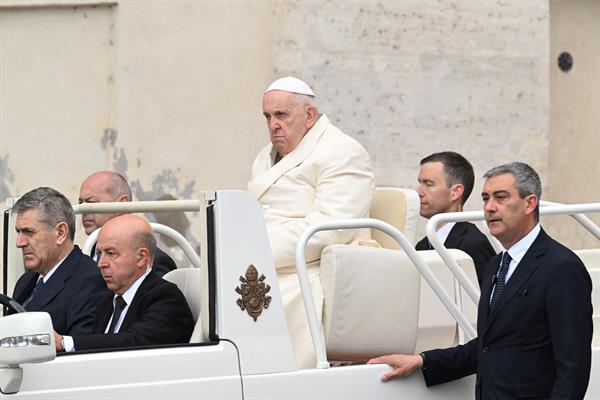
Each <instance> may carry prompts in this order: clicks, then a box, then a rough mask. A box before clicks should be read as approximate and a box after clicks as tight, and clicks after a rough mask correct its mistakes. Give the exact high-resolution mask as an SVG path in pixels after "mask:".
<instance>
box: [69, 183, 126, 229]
mask: <svg viewBox="0 0 600 400" xmlns="http://www.w3.org/2000/svg"><path fill="white" fill-rule="evenodd" d="M109 184H110V181H109V179H108V178H107V177H106V176H105V175H102V174H95V175H92V176H90V177H89V178H87V179H86V180H85V181H83V183H82V184H81V188H80V189H79V204H82V203H108V202H112V201H119V199H118V197H115V196H113V195H112V194H111V193H110V192H109ZM117 215H119V214H81V222H82V224H83V229H84V230H85V234H86V235H89V234H90V233H92V232H94V231H95V230H96V229H98V228H101V227H102V226H103V225H104V224H105V223H106V221H108V220H109V219H111V218H114V217H116V216H117Z"/></svg>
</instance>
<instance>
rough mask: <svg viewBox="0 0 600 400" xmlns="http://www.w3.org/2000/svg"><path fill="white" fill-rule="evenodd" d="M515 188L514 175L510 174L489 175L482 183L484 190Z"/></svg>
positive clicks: (508, 189)
mask: <svg viewBox="0 0 600 400" xmlns="http://www.w3.org/2000/svg"><path fill="white" fill-rule="evenodd" d="M510 190H516V187H515V177H514V176H513V175H512V174H500V175H496V176H492V177H489V178H487V179H486V180H485V182H484V184H483V191H484V192H497V191H510Z"/></svg>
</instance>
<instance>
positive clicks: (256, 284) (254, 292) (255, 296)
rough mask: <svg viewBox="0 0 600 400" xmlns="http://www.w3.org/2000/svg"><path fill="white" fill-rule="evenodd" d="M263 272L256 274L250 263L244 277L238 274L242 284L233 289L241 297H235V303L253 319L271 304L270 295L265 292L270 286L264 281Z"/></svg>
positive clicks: (267, 291)
mask: <svg viewBox="0 0 600 400" xmlns="http://www.w3.org/2000/svg"><path fill="white" fill-rule="evenodd" d="M265 279H266V278H265V276H264V274H260V276H259V275H258V271H257V270H256V268H255V267H254V265H252V264H251V265H250V266H249V267H248V269H247V270H246V277H243V276H240V282H242V284H241V285H240V286H238V287H236V288H235V291H236V292H237V293H238V294H240V295H241V296H242V297H241V298H239V299H237V301H236V303H237V305H238V306H239V307H240V308H241V309H242V311H247V312H248V315H250V316H251V317H252V318H253V319H254V321H256V319H257V318H258V317H259V316H260V314H261V313H262V311H263V308H264V309H267V308H269V304H271V296H268V295H267V293H269V291H270V290H271V286H269V284H267V283H265Z"/></svg>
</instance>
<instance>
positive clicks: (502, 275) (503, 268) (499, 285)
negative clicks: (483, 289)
mask: <svg viewBox="0 0 600 400" xmlns="http://www.w3.org/2000/svg"><path fill="white" fill-rule="evenodd" d="M511 260H512V259H511V258H510V254H508V251H505V252H504V253H502V261H501V262H500V269H499V270H498V275H497V276H496V286H495V287H494V294H492V299H491V300H490V312H492V310H493V309H494V306H495V305H496V303H497V302H498V299H500V296H502V292H503V291H504V285H505V280H506V273H507V272H508V266H509V265H510V261H511Z"/></svg>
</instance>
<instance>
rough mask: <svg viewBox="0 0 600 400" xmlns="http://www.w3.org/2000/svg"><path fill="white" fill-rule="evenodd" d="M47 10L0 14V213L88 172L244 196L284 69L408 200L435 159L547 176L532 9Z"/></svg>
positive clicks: (544, 75) (132, 6)
mask: <svg viewBox="0 0 600 400" xmlns="http://www.w3.org/2000/svg"><path fill="white" fill-rule="evenodd" d="M50 3H51V2H50V1H44V0H39V1H35V2H32V1H26V0H22V1H16V0H15V1H8V0H3V1H0V46H1V47H0V60H2V62H1V63H0V106H1V108H0V196H1V197H2V199H0V200H3V199H4V198H5V197H6V196H9V195H10V196H18V195H19V194H22V193H24V192H25V191H27V190H29V189H31V188H33V187H35V186H38V185H51V186H54V187H56V188H58V189H59V190H61V191H63V192H65V194H67V195H68V196H69V198H71V199H72V200H73V201H76V199H77V194H78V187H79V183H80V182H81V180H82V179H83V178H84V177H85V176H87V175H88V174H89V173H91V172H93V171H95V170H98V169H116V170H117V171H119V172H122V173H124V174H125V175H126V176H127V177H128V179H129V180H130V181H131V183H132V187H133V190H134V195H135V197H136V198H138V199H142V200H148V199H156V198H161V197H164V196H172V197H176V198H193V197H196V196H198V194H199V192H200V191H201V190H203V189H209V188H241V189H243V188H245V186H246V183H247V180H248V176H249V169H250V164H251V161H252V158H253V157H254V155H255V154H256V152H257V151H258V150H259V149H260V148H261V147H262V146H263V145H264V144H265V143H266V141H267V134H266V128H265V126H264V122H263V117H262V116H261V97H262V91H263V90H264V87H265V86H266V85H267V84H268V83H269V82H270V81H271V80H272V79H274V78H276V77H279V76H282V75H286V74H294V75H297V76H299V77H302V78H304V79H305V80H306V81H307V82H308V83H309V84H311V85H312V86H313V88H314V89H315V91H316V92H317V94H318V100H319V104H320V108H321V110H322V111H324V112H326V113H327V114H328V115H329V117H330V118H331V119H332V120H333V121H336V123H337V124H338V125H339V126H340V127H341V128H342V129H343V130H344V131H346V132H347V133H348V134H350V135H352V136H354V137H356V138H357V139H358V140H360V141H361V142H362V143H363V144H364V145H365V147H366V148H367V149H368V151H369V152H370V154H371V156H372V158H373V160H374V164H375V170H376V175H377V182H378V184H379V185H396V186H406V187H414V186H415V183H416V175H417V169H418V161H419V160H420V159H421V158H422V157H424V156H426V155H428V154H430V153H432V152H435V151H440V150H445V149H453V150H456V151H459V152H461V153H463V154H465V155H466V156H467V157H468V158H469V159H470V160H471V161H472V163H473V165H474V167H475V169H476V172H477V175H481V174H482V173H483V172H484V171H485V170H486V169H487V168H489V167H492V166H494V165H496V164H500V163H503V162H507V161H512V160H523V161H526V162H529V163H531V164H532V165H533V166H534V167H535V168H536V169H538V171H540V173H541V175H542V178H543V179H544V180H545V181H547V178H548V176H549V173H550V172H549V170H550V169H551V168H552V166H551V165H550V166H549V165H548V154H549V149H548V146H549V133H548V114H549V109H548V107H549V93H548V92H549V73H548V62H549V61H548V59H549V40H550V33H549V5H548V3H547V2H546V1H509V2H498V1H480V2H471V1H443V2H441V1H440V2H438V1H395V2H392V1H381V2H374V1H369V2H366V1H365V2H346V1H344V2H342V1H322V2H321V1H319V2H270V1H264V2H258V1H247V2H243V1H237V2H221V1H173V2H166V1H116V2H107V1H96V2H90V1H70V0H61V1H54V2H52V4H56V3H62V4H63V5H64V6H61V7H55V6H52V7H41V5H47V4H50ZM15 4H18V5H20V6H21V7H20V8H14V7H8V6H10V5H13V6H14V5H15ZM73 6H76V7H73ZM34 26H35V27H38V28H36V29H33V28H32V27H34ZM42 28H43V29H42ZM54 31H59V32H62V33H61V35H62V36H60V37H58V36H56V34H54V33H52V34H50V33H51V32H54ZM32 46H33V47H32ZM44 49H46V50H44ZM7 60H8V61H7ZM24 89H26V91H24ZM19 93H21V94H19ZM23 93H26V94H27V95H26V96H25V95H24V94H23ZM15 96H16V97H15ZM19 96H21V97H19ZM15 99H17V100H18V101H15ZM480 189H481V182H480V181H478V184H477V186H476V188H475V190H474V194H473V196H472V198H471V199H470V200H469V202H468V203H467V208H468V209H478V208H479V207H480V201H479V196H478V193H479V191H480ZM150 217H151V218H154V216H150ZM180 217H181V216H178V217H176V218H175V217H174V218H173V219H170V220H168V221H167V222H169V223H173V224H175V225H176V226H177V227H179V228H180V229H181V230H182V231H186V230H187V232H186V233H188V234H189V232H190V229H192V230H193V226H194V221H195V220H194V216H193V215H188V216H186V217H185V218H180ZM190 227H191V228H190ZM78 237H79V239H78V240H80V241H81V236H78Z"/></svg>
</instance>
